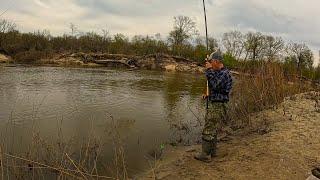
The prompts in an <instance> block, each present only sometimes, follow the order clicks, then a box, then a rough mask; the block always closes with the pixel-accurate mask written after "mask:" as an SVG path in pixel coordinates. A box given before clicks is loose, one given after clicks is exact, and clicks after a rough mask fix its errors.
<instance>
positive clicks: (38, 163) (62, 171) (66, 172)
mask: <svg viewBox="0 0 320 180" xmlns="http://www.w3.org/2000/svg"><path fill="white" fill-rule="evenodd" d="M4 155H5V156H8V157H11V158H14V159H19V160H22V161H27V162H30V163H33V164H37V165H39V166H44V167H46V168H48V169H53V170H56V171H58V172H60V173H64V174H66V175H69V176H72V177H74V178H79V177H78V176H76V175H73V174H70V173H68V171H69V172H78V171H75V170H71V169H64V168H56V167H53V166H49V165H46V164H43V163H40V162H36V161H32V160H29V159H25V158H22V157H18V156H14V155H11V154H6V153H4ZM7 167H8V166H7ZM83 174H84V175H87V176H90V177H97V178H104V179H115V178H113V177H108V176H99V175H93V174H88V173H83Z"/></svg>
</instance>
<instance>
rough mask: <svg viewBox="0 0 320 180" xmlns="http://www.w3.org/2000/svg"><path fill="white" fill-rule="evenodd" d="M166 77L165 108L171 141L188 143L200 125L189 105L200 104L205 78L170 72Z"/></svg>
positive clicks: (164, 89)
mask: <svg viewBox="0 0 320 180" xmlns="http://www.w3.org/2000/svg"><path fill="white" fill-rule="evenodd" d="M165 78H166V79H165V83H164V88H163V91H164V105H165V107H164V108H165V110H166V116H167V117H166V119H167V120H168V122H169V125H170V129H171V133H172V134H171V141H173V142H175V143H188V142H189V140H190V139H192V138H193V137H195V136H194V135H195V131H196V129H198V127H199V123H198V122H197V120H195V117H194V116H193V114H192V112H191V111H190V109H189V108H188V106H189V105H190V106H191V107H193V106H198V105H199V102H200V101H199V99H200V97H201V94H202V92H203V90H204V89H205V79H204V77H203V76H201V75H195V74H183V73H170V74H167V76H166V77H165ZM200 104H201V102H200ZM194 108H197V107H194ZM200 116H201V115H200ZM194 121H195V122H194ZM196 126H197V127H196Z"/></svg>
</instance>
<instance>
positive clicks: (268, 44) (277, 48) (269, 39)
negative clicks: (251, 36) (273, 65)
mask: <svg viewBox="0 0 320 180" xmlns="http://www.w3.org/2000/svg"><path fill="white" fill-rule="evenodd" d="M264 46H265V56H266V58H267V60H268V61H271V60H274V59H276V58H277V57H279V55H280V53H281V51H282V50H283V49H284V41H283V39H282V38H281V37H273V36H265V37H264Z"/></svg>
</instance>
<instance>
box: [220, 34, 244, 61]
mask: <svg viewBox="0 0 320 180" xmlns="http://www.w3.org/2000/svg"><path fill="white" fill-rule="evenodd" d="M222 44H223V47H224V48H225V49H226V51H227V53H228V54H229V55H231V56H232V57H234V58H236V59H239V58H240V57H241V56H242V54H243V51H244V48H245V45H244V44H245V43H244V36H243V34H242V33H241V32H240V31H231V32H227V33H224V34H223V37H222Z"/></svg>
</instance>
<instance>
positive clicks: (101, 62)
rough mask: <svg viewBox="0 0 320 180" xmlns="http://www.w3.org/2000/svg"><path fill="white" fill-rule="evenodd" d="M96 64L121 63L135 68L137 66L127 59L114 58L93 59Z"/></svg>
mask: <svg viewBox="0 0 320 180" xmlns="http://www.w3.org/2000/svg"><path fill="white" fill-rule="evenodd" d="M93 62H94V63H96V64H104V65H107V66H108V65H114V64H121V65H123V66H126V67H128V68H134V67H135V66H133V65H130V64H129V63H128V61H126V60H112V59H105V60H93Z"/></svg>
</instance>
